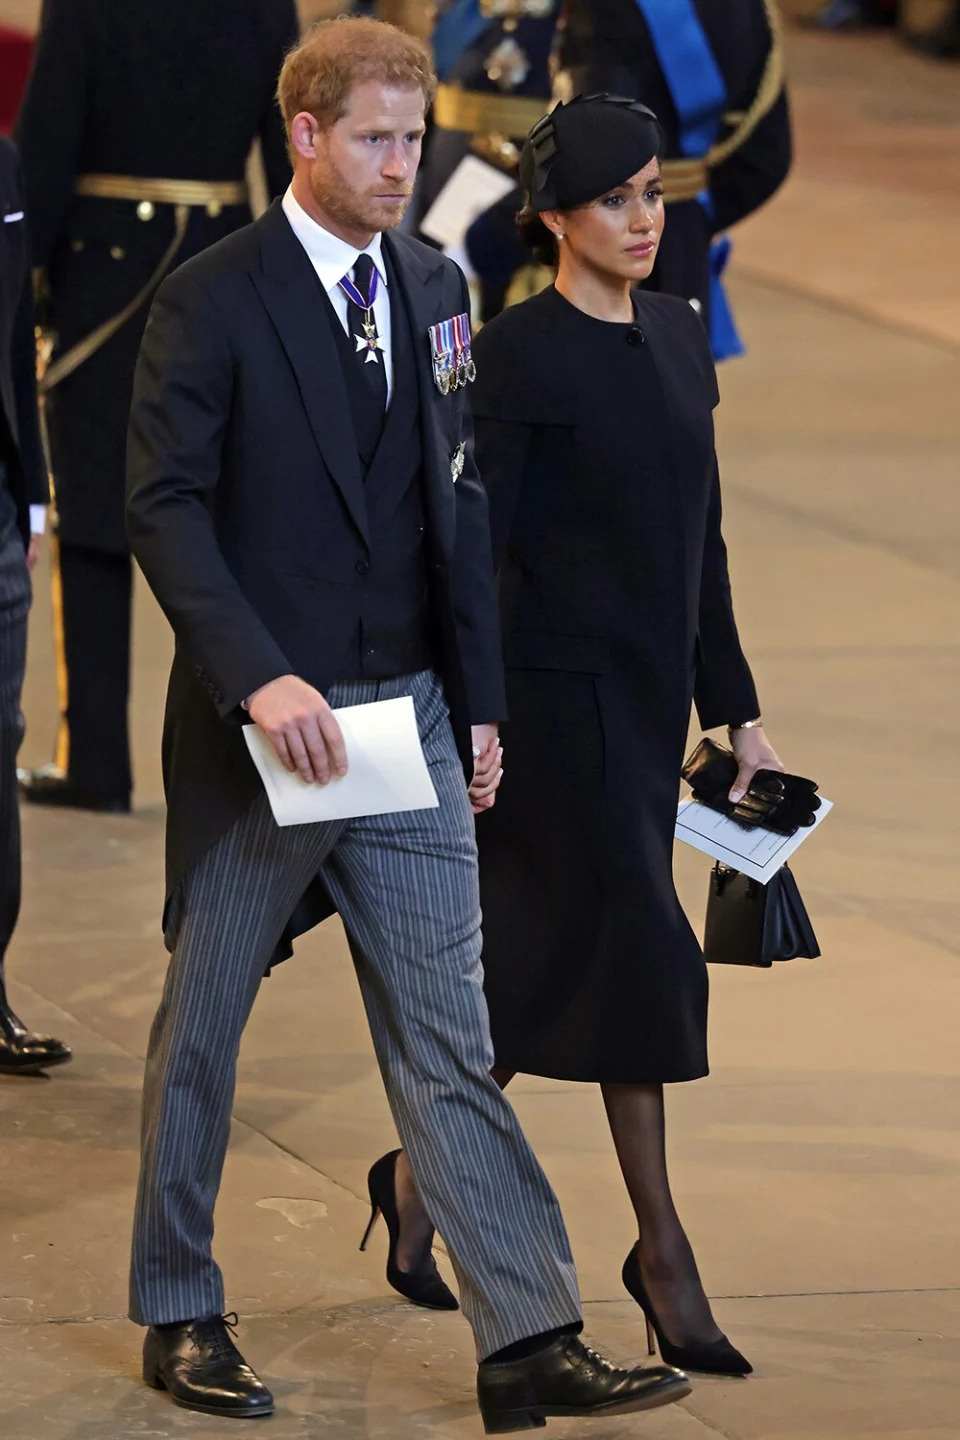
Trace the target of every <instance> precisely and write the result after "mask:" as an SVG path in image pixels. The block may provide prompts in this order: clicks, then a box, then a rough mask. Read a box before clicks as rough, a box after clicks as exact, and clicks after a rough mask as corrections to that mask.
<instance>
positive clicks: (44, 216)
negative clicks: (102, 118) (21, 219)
mask: <svg viewBox="0 0 960 1440" xmlns="http://www.w3.org/2000/svg"><path fill="white" fill-rule="evenodd" d="M85 8H86V7H85V5H84V4H83V3H81V0H44V5H43V10H42V12H41V15H40V28H39V30H38V32H37V39H36V45H35V49H34V55H33V66H32V68H31V71H30V78H29V81H28V82H27V89H26V93H25V95H24V97H23V103H22V105H21V107H20V114H19V116H18V118H17V128H16V140H17V145H18V147H19V150H20V156H21V159H22V161H23V170H24V176H25V180H26V189H27V209H28V211H29V214H30V234H31V241H32V246H33V257H34V262H35V263H36V264H37V265H40V266H42V267H44V268H46V267H47V266H48V264H49V262H50V256H51V253H52V250H53V247H54V245H55V243H56V241H57V237H58V236H59V234H60V230H61V227H62V224H63V219H64V216H65V215H66V213H67V209H68V207H69V205H70V203H71V200H72V198H73V188H74V184H75V182H76V178H77V161H78V158H79V155H80V147H81V144H82V142H83V135H84V129H85V127H86V119H87V96H88V91H89V86H90V83H91V61H90V46H89V40H88V36H87V33H86V29H87V27H86V23H85V16H84V11H85Z"/></svg>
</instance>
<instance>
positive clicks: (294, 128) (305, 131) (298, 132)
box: [290, 110, 320, 160]
mask: <svg viewBox="0 0 960 1440" xmlns="http://www.w3.org/2000/svg"><path fill="white" fill-rule="evenodd" d="M319 133H320V127H319V125H318V124H317V122H316V119H315V118H314V116H312V115H311V114H309V112H308V111H306V110H301V111H300V112H299V114H297V115H294V117H293V120H292V122H291V125H290V143H291V145H292V146H293V148H294V150H295V151H296V153H297V154H298V155H302V156H303V158H304V160H315V159H316V158H317V136H318V135H319Z"/></svg>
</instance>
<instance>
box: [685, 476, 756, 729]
mask: <svg viewBox="0 0 960 1440" xmlns="http://www.w3.org/2000/svg"><path fill="white" fill-rule="evenodd" d="M720 521H721V503H720V471H719V467H718V466H717V464H716V462H714V470H713V479H712V482H711V489H710V505H709V510H708V512H707V526H706V533H705V536H704V545H703V566H702V569H701V572H700V609H699V630H698V634H697V670H696V680H695V685H694V699H695V702H696V706H697V715H698V716H699V719H700V724H701V725H702V726H703V728H704V730H712V729H713V727H714V726H716V725H737V724H739V723H741V722H742V721H744V720H753V719H756V717H757V716H758V715H759V714H760V706H759V702H758V700H757V692H756V689H755V687H754V683H753V677H752V675H751V674H750V667H749V665H748V664H747V661H746V659H745V657H744V654H743V651H742V649H741V648H740V637H739V635H738V634H737V622H736V620H735V619H734V615H733V597H732V595H731V593H730V574H729V570H728V567H727V547H726V545H725V543H724V539H723V532H722V530H721V524H720Z"/></svg>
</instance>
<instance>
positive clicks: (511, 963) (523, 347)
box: [397, 96, 782, 1374]
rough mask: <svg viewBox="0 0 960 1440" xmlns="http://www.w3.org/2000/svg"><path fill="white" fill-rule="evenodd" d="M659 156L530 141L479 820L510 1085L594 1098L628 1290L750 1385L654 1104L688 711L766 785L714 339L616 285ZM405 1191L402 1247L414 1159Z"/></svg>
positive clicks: (667, 1028)
mask: <svg viewBox="0 0 960 1440" xmlns="http://www.w3.org/2000/svg"><path fill="white" fill-rule="evenodd" d="M659 149H660V132H659V127H658V125H657V122H656V120H655V118H654V117H653V116H652V114H651V112H650V111H648V110H646V109H645V108H644V107H643V106H639V105H637V104H636V103H635V102H631V101H622V100H614V99H612V98H611V97H608V96H599V97H592V98H590V99H588V100H582V99H578V100H575V101H573V102H571V104H570V105H568V106H560V107H559V108H558V109H557V110H555V111H554V112H553V114H552V115H551V116H550V117H548V118H547V119H545V120H544V121H542V122H541V124H540V126H538V127H537V128H535V130H534V131H533V132H532V134H531V137H530V139H529V140H528V142H527V146H526V149H525V151H524V159H523V164H522V170H523V175H524V183H525V188H526V191H527V194H528V197H529V207H528V215H529V220H530V222H531V223H532V224H533V226H534V227H535V228H539V230H540V232H541V234H542V236H543V237H544V238H545V239H547V240H549V241H550V242H551V244H554V243H555V244H557V245H558V246H559V256H558V261H559V269H558V275H557V282H556V285H555V286H553V287H551V288H550V289H548V290H546V291H544V292H543V293H542V294H540V295H538V296H536V297H535V298H533V299H531V300H528V301H526V302H525V303H523V304H521V305H518V306H516V307H514V308H513V309H510V310H507V311H505V312H504V313H503V314H502V315H500V316H499V317H498V318H497V319H496V320H494V321H492V322H491V323H490V324H489V325H488V326H486V327H485V328H484V330H483V331H482V332H481V334H480V336H479V337H478V340H477V343H476V346H475V352H474V353H475V359H476V367H477V380H476V384H475V386H474V399H473V410H474V415H475V419H476V447H477V458H478V462H479V466H480V473H481V475H482V476H483V479H484V483H485V486H486V488H487V491H488V494H489V500H490V511H491V524H492V529H493V541H494V552H495V557H496V560H497V564H498V570H499V587H500V603H501V609H502V616H503V633H504V645H505V656H506V664H507V672H508V708H509V714H510V722H509V725H508V726H507V727H506V730H505V735H504V746H505V749H506V751H507V754H508V757H509V767H508V772H507V775H506V777H505V781H504V784H503V786H502V787H501V790H500V792H499V794H498V796H497V803H496V807H495V808H493V809H492V810H491V813H490V814H489V815H487V816H484V817H483V818H482V819H481V820H480V823H479V824H478V843H479V848H480V884H481V898H482V907H483V916H484V952H483V961H484V971H485V976H486V980H485V986H486V993H487V998H488V1002H489V1007H490V1019H491V1028H492V1035H493V1043H494V1051H495V1054H496V1069H495V1071H494V1074H495V1076H496V1077H497V1079H498V1080H499V1081H500V1083H501V1084H506V1083H507V1082H508V1081H509V1079H510V1078H511V1077H512V1075H513V1074H514V1073H515V1072H517V1071H521V1072H524V1073H527V1074H535V1075H545V1076H551V1077H553V1078H556V1079H565V1080H577V1081H581V1082H582V1081H597V1082H599V1083H600V1084H601V1086H602V1088H603V1096H604V1101H605V1104H606V1108H607V1113H608V1116H609V1120H610V1125H611V1129H612V1132H613V1137H614V1142H615V1144H616V1148H617V1153H618V1156H619V1159H620V1163H621V1167H622V1169H623V1174H624V1179H625V1181H626V1183H627V1187H628V1190H629V1192H630V1197H631V1200H632V1201H633V1204H634V1207H635V1210H636V1214H637V1220H638V1224H639V1230H640V1237H639V1241H638V1243H637V1244H636V1245H635V1246H634V1248H633V1249H632V1250H631V1251H630V1254H629V1255H628V1257H627V1261H626V1263H625V1265H624V1271H623V1278H624V1282H625V1284H626V1285H627V1288H628V1290H629V1291H630V1293H631V1294H632V1295H633V1296H634V1297H635V1298H636V1299H637V1301H638V1302H639V1303H640V1305H641V1306H642V1308H643V1310H644V1312H645V1314H646V1316H647V1317H648V1321H649V1322H650V1325H651V1326H652V1328H654V1329H656V1331H657V1334H658V1337H659V1340H660V1349H661V1353H662V1355H663V1357H664V1359H665V1360H668V1361H669V1362H671V1363H674V1364H677V1365H680V1366H681V1367H682V1368H683V1369H699V1370H712V1371H715V1372H720V1373H726V1374H745V1373H747V1372H748V1371H749V1369H750V1366H749V1364H748V1362H747V1361H746V1360H745V1359H744V1358H743V1356H742V1355H740V1354H739V1352H738V1351H736V1350H735V1349H734V1348H733V1346H731V1345H730V1344H729V1342H728V1341H727V1340H726V1337H725V1336H723V1335H722V1334H721V1332H720V1330H719V1328H718V1327H717V1325H716V1324H715V1322H714V1320H713V1317H712V1315H711V1312H710V1306H709V1303H708V1301H707V1297H706V1295H705V1293H704V1291H703V1287H702V1285H701V1283H700V1279H699V1276H698V1273H697V1267H696V1262H695V1260H694V1257H693V1252H692V1250H691V1248H690V1245H689V1242H688V1240H687V1237H686V1235H685V1234H684V1231H683V1227H682V1225H681V1223H680V1220H679V1218H678V1216H677V1213H676V1210H675V1209H674V1206H673V1201H672V1199H671V1195H670V1187H669V1181H668V1177H667V1169H666V1158H665V1152H664V1106H663V1085H664V1084H665V1083H667V1082H675V1081H682V1080H695V1079H698V1078H699V1077H700V1076H703V1075H705V1074H706V1073H707V1047H706V1026H707V975H706V967H705V964H704V960H703V955H702V953H701V951H700V947H699V945H698V944H697V941H696V938H695V936H694V933H693V931H692V929H691V928H690V925H689V923H688V921H687V919H686V916H685V915H684V913H683V911H682V909H681V907H680V903H679V900H678V898H677V894H676V890H675V888H674V881H673V874H672V851H673V835H674V824H675V819H676V810H677V799H678V788H679V775H680V767H681V764H682V761H683V752H684V746H685V741H686V736H687V727H688V723H689V717H690V708H691V703H692V702H695V703H696V707H697V712H698V715H699V719H700V722H701V724H702V725H703V727H704V728H705V729H710V728H712V727H714V726H720V725H727V726H729V727H731V729H730V737H731V743H732V746H733V749H734V751H735V753H736V755H737V758H738V760H739V763H740V772H739V775H738V777H737V781H736V784H735V786H734V789H733V791H732V792H731V798H739V796H740V794H742V793H743V792H744V791H745V790H746V789H747V787H748V785H749V782H750V780H751V778H752V776H753V774H754V772H755V770H757V769H758V768H760V767H761V766H765V767H768V768H775V769H781V768H782V766H781V765H780V762H779V760H778V759H777V757H776V755H775V753H774V752H773V750H772V749H771V747H770V745H769V743H768V742H767V741H766V739H765V737H764V733H763V729H762V726H761V725H760V724H759V706H758V703H757V696H756V691H755V689H754V685H753V681H752V679H751V675H750V670H749V667H748V665H747V662H746V660H745V659H744V656H743V653H742V651H741V648H740V642H739V640H738V637H737V629H736V624H735V621H734V616H733V609H732V605H731V598H730V585H729V580H728V575H727V560H726V551H725V548H724V543H723V539H722V536H721V532H720V490H719V480H718V473H717V463H716V456H715V452H714V436H713V415H712V411H713V407H714V406H715V405H716V403H717V400H718V393H717V385H716V378H715V375H714V369H713V363H712V360H711V355H710V349H709V344H708V341H707V336H706V333H705V331H704V328H703V326H702V324H701V322H700V320H699V319H698V318H697V315H696V314H695V312H694V311H693V310H692V309H691V307H690V306H689V305H688V304H686V303H685V302H684V301H681V300H678V299H676V298H674V297H672V296H668V295H658V294H652V293H642V294H640V293H637V292H636V291H635V290H634V286H635V285H636V284H637V283H638V282H640V281H641V280H643V279H645V278H646V276H647V275H648V274H649V273H650V270H651V268H652V267H653V264H654V261H655V259H656V255H657V248H658V245H659V241H660V235H661V232H662V228H663V200H662V186H661V184H660V167H659V161H658V159H657V156H658V154H659ZM548 231H549V232H550V233H549V234H548V233H547V232H548ZM397 1190H398V1194H399V1195H400V1197H401V1200H402V1201H404V1202H405V1205H406V1211H407V1215H406V1221H407V1234H408V1235H411V1236H412V1235H413V1232H414V1218H413V1209H412V1204H411V1202H410V1200H409V1186H408V1183H407V1175H406V1167H405V1165H404V1166H400V1167H398V1169H397ZM403 1218H404V1217H403V1216H402V1217H401V1219H403ZM402 1236H403V1226H402V1225H401V1238H402ZM411 1258H412V1256H411V1252H410V1251H408V1252H407V1259H411ZM402 1259H403V1256H401V1260H402Z"/></svg>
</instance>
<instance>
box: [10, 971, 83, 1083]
mask: <svg viewBox="0 0 960 1440" xmlns="http://www.w3.org/2000/svg"><path fill="white" fill-rule="evenodd" d="M71 1058H72V1051H71V1050H70V1048H69V1046H67V1045H64V1043H63V1041H62V1040H55V1039H54V1038H53V1036H52V1035H35V1034H34V1033H33V1031H32V1030H28V1029H27V1027H26V1025H24V1023H23V1021H22V1020H20V1019H18V1018H17V1016H16V1015H14V1013H13V1011H12V1010H11V1009H10V1007H9V1005H8V1004H7V1002H6V999H5V997H4V994H3V988H2V986H0V1075H37V1074H39V1073H40V1071H41V1070H49V1069H50V1067H51V1066H52V1065H65V1064H66V1063H67V1061H68V1060H70V1059H71Z"/></svg>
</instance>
